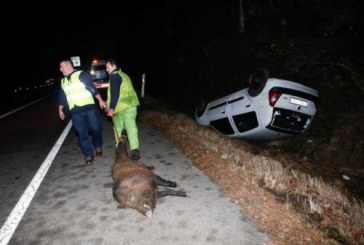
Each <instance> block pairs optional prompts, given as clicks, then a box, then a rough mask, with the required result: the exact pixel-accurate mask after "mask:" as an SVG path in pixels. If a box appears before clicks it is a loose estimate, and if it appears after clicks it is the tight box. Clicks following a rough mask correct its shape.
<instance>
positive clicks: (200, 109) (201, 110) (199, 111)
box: [196, 98, 207, 117]
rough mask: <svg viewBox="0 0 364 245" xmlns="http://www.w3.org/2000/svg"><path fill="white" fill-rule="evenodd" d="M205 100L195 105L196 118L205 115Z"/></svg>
mask: <svg viewBox="0 0 364 245" xmlns="http://www.w3.org/2000/svg"><path fill="white" fill-rule="evenodd" d="M206 106H207V103H206V100H205V99H204V98H202V99H200V100H199V101H198V103H197V107H196V116H198V117H200V116H202V115H203V114H204V113H205V110H206Z"/></svg>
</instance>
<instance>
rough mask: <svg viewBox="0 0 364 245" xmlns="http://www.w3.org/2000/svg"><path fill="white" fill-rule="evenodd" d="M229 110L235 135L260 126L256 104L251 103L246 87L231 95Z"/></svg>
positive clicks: (228, 103) (228, 104) (228, 102)
mask: <svg viewBox="0 0 364 245" xmlns="http://www.w3.org/2000/svg"><path fill="white" fill-rule="evenodd" d="M227 112H228V116H229V120H230V124H231V125H232V127H233V129H234V131H235V135H241V134H243V133H244V132H248V131H250V130H252V129H254V128H256V127H258V119H257V115H256V112H255V106H254V105H253V104H252V103H251V101H250V99H249V96H248V94H247V90H246V89H244V90H240V91H238V92H236V93H234V94H232V95H231V96H230V97H229V99H228V101H227Z"/></svg>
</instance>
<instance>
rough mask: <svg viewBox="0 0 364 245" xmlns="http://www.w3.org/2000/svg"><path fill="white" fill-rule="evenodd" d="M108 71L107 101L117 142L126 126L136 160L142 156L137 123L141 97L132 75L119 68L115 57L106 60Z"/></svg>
mask: <svg viewBox="0 0 364 245" xmlns="http://www.w3.org/2000/svg"><path fill="white" fill-rule="evenodd" d="M106 71H107V72H108V73H109V75H110V76H109V88H108V90H107V100H106V103H107V105H108V107H109V110H108V113H107V116H109V117H113V122H114V128H115V130H116V133H115V144H116V146H117V145H118V143H119V142H118V141H119V140H118V138H119V137H120V136H121V134H122V132H123V130H124V128H125V130H126V133H127V136H128V141H129V146H130V157H131V158H132V159H134V160H138V159H139V158H140V151H139V138H138V128H137V125H136V116H137V107H138V105H139V99H138V96H137V94H136V92H135V89H134V87H133V84H132V82H131V79H130V77H129V76H128V75H127V74H125V73H124V72H122V71H121V69H119V68H118V64H117V61H116V60H115V59H109V60H107V61H106Z"/></svg>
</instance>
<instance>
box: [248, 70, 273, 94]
mask: <svg viewBox="0 0 364 245" xmlns="http://www.w3.org/2000/svg"><path fill="white" fill-rule="evenodd" d="M268 78H269V72H268V71H267V70H266V69H264V68H260V69H258V70H257V71H256V72H255V73H253V74H251V75H250V77H249V89H248V94H249V95H250V96H251V97H254V96H257V95H258V94H260V92H262V91H263V89H264V86H265V84H266V83H267V80H268Z"/></svg>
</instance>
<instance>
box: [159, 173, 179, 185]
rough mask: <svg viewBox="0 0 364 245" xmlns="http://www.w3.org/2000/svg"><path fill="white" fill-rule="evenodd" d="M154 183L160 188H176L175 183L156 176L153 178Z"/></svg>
mask: <svg viewBox="0 0 364 245" xmlns="http://www.w3.org/2000/svg"><path fill="white" fill-rule="evenodd" d="M154 183H155V184H156V185H160V186H166V187H177V183H176V182H172V181H169V180H166V179H163V178H161V177H160V176H158V175H156V176H155V177H154Z"/></svg>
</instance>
